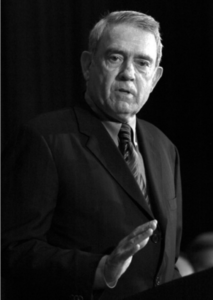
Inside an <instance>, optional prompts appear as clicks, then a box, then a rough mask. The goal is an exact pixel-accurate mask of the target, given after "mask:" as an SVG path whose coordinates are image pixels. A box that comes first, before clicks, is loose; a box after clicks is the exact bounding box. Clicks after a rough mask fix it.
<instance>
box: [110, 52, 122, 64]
mask: <svg viewBox="0 0 213 300" xmlns="http://www.w3.org/2000/svg"><path fill="white" fill-rule="evenodd" d="M108 60H109V61H110V62H111V63H113V64H118V63H121V62H122V60H123V58H122V56H121V55H119V54H111V55H109V57H108Z"/></svg>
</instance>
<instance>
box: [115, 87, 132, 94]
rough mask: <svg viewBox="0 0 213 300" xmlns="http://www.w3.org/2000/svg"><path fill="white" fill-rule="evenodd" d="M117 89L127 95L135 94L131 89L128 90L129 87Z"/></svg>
mask: <svg viewBox="0 0 213 300" xmlns="http://www.w3.org/2000/svg"><path fill="white" fill-rule="evenodd" d="M117 91H118V92H120V93H125V94H127V95H133V93H132V92H131V90H128V89H124V88H121V89H118V90H117Z"/></svg>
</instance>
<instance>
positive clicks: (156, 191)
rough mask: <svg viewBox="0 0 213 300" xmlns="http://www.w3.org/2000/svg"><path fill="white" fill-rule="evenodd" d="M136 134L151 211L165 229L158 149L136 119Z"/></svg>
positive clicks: (164, 210)
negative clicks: (144, 171)
mask: <svg viewBox="0 0 213 300" xmlns="http://www.w3.org/2000/svg"><path fill="white" fill-rule="evenodd" d="M137 136H138V143H139V146H140V150H141V152H142V155H143V159H144V164H145V170H146V177H147V182H148V190H149V194H150V196H151V201H152V207H153V213H154V215H155V217H156V218H157V219H158V221H159V224H160V226H161V228H162V229H163V230H164V231H165V229H166V224H167V203H166V201H165V199H164V196H163V194H162V191H163V187H162V165H161V157H160V152H159V149H156V144H155V141H154V138H153V136H152V134H151V132H150V131H149V130H147V129H145V128H144V126H143V125H142V123H141V122H140V121H137Z"/></svg>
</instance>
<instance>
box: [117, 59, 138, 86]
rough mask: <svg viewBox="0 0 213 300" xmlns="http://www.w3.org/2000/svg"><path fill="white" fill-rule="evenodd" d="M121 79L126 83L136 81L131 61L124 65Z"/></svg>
mask: <svg viewBox="0 0 213 300" xmlns="http://www.w3.org/2000/svg"><path fill="white" fill-rule="evenodd" d="M120 79H122V80H125V81H134V80H135V68H134V65H133V63H132V62H131V61H126V62H124V63H123V65H122V67H121V71H120Z"/></svg>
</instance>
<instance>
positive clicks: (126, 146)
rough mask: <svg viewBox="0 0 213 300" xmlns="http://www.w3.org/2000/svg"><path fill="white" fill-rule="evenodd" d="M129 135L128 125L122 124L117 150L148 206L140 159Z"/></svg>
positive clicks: (129, 128)
mask: <svg viewBox="0 0 213 300" xmlns="http://www.w3.org/2000/svg"><path fill="white" fill-rule="evenodd" d="M131 134H132V129H131V127H130V126H129V125H128V124H122V126H121V129H120V131H119V133H118V137H119V149H120V151H121V153H122V155H123V157H124V160H125V161H126V163H127V165H128V167H129V169H130V170H131V172H132V174H133V176H134V177H135V179H136V181H137V183H138V185H139V187H140V189H141V191H142V193H143V195H144V198H145V200H146V202H147V203H148V205H149V206H150V204H149V199H148V195H147V189H146V185H145V181H144V179H143V175H142V169H143V168H144V166H143V162H142V158H141V156H140V154H139V153H138V152H137V150H136V149H135V147H134V145H133V143H132V139H131Z"/></svg>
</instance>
